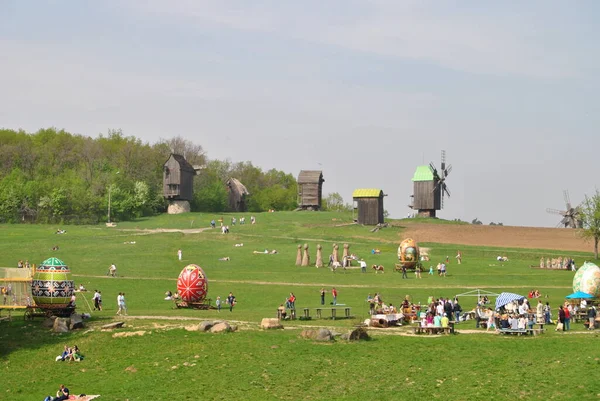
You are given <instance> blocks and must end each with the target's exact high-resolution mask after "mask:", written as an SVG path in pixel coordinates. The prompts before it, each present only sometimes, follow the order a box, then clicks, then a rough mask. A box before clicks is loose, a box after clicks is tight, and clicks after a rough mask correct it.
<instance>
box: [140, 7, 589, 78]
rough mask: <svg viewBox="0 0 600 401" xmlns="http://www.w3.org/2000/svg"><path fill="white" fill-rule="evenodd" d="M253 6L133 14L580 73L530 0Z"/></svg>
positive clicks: (505, 71)
mask: <svg viewBox="0 0 600 401" xmlns="http://www.w3.org/2000/svg"><path fill="white" fill-rule="evenodd" d="M258 4H262V7H261V6H259V5H256V3H254V2H237V3H236V2H227V3H223V2H214V3H210V2H209V3H207V2H197V1H192V0H184V1H178V2H171V3H166V2H163V1H159V0H154V1H149V2H143V3H133V5H134V6H135V7H137V8H135V10H136V12H140V11H142V12H145V13H149V14H153V15H159V16H163V17H164V16H170V17H172V18H176V19H179V20H186V21H189V22H190V23H197V25H198V27H200V28H199V29H223V28H225V29H230V30H237V31H243V32H256V33H271V34H273V35H277V36H280V37H285V38H288V39H293V40H304V41H309V42H311V43H317V44H321V45H326V46H335V47H340V48H343V49H347V50H351V51H355V52H363V53H370V54H375V55H379V56H383V57H390V58H395V59H410V60H418V61H421V62H426V63H432V64H435V65H439V66H442V67H445V68H449V69H453V70H458V71H464V72H468V73H476V74H490V75H517V76H525V77H538V78H540V77H541V78H564V77H570V76H574V75H577V74H579V73H580V69H579V67H578V66H577V59H580V58H581V57H580V56H582V54H580V53H579V52H577V51H574V47H573V46H571V45H567V44H566V43H560V41H558V40H554V39H556V37H557V36H559V35H557V34H556V33H555V30H556V27H555V26H554V25H553V24H552V23H550V24H542V23H540V22H539V21H537V20H536V18H535V14H534V11H535V9H536V6H535V5H533V6H531V5H530V8H529V9H526V8H523V7H525V6H524V5H521V6H520V7H515V11H514V12H507V10H506V9H499V8H495V9H491V8H490V7H488V9H485V8H480V9H477V8H475V7H473V8H471V9H468V8H466V7H464V6H463V7H458V8H457V7H456V6H454V5H450V4H449V3H444V2H426V1H418V2H416V1H414V2H413V1H401V2H387V1H375V0H372V1H367V2H358V3H357V2H352V1H343V2H341V1H340V2H335V1H333V2H310V1H307V2H302V3H301V5H300V4H299V3H289V2H262V3H260V2H259V3H258ZM564 35H568V34H564ZM542 43H543V45H542ZM576 47H577V46H575V48H576Z"/></svg>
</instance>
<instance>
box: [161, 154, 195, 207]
mask: <svg viewBox="0 0 600 401" xmlns="http://www.w3.org/2000/svg"><path fill="white" fill-rule="evenodd" d="M195 175H196V169H194V167H193V166H192V165H191V164H190V163H188V162H187V160H185V158H184V157H183V156H181V155H177V154H174V153H172V154H171V156H169V158H168V159H167V161H166V162H165V164H164V165H163V196H164V197H165V198H166V199H168V200H185V201H191V200H192V199H193V196H194V176H195Z"/></svg>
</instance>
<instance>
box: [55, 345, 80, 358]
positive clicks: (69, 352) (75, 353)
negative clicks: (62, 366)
mask: <svg viewBox="0 0 600 401" xmlns="http://www.w3.org/2000/svg"><path fill="white" fill-rule="evenodd" d="M82 359H83V355H82V354H81V351H80V350H79V348H78V347H77V345H74V346H72V347H69V346H68V345H65V348H64V350H63V352H62V354H60V355H59V356H57V357H56V361H57V362H58V361H68V362H72V361H75V362H79V361H81V360H82Z"/></svg>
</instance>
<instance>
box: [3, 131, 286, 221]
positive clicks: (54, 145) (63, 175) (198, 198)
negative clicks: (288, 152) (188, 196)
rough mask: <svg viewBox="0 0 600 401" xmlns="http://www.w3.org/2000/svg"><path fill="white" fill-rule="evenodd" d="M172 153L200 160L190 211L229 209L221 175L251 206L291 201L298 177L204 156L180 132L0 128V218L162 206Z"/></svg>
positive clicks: (78, 217)
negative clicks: (158, 136)
mask: <svg viewBox="0 0 600 401" xmlns="http://www.w3.org/2000/svg"><path fill="white" fill-rule="evenodd" d="M171 152H174V153H178V154H182V155H185V157H186V159H187V160H188V161H189V162H190V163H191V164H193V165H204V166H206V167H205V169H204V170H202V172H201V173H200V176H199V177H197V178H196V179H195V181H194V186H195V198H194V200H193V202H192V205H191V206H192V210H193V211H204V212H221V211H225V210H226V208H227V204H228V203H227V190H226V187H225V181H226V180H227V179H228V178H229V177H232V176H233V177H236V178H238V179H239V180H240V181H242V182H243V183H244V184H245V185H246V187H247V188H248V190H249V191H250V193H251V194H252V196H251V198H250V200H249V210H250V211H255V212H260V211H265V210H269V209H276V210H291V209H294V208H295V207H296V193H297V185H296V180H295V179H294V177H293V176H292V175H290V174H286V173H284V172H281V171H277V170H275V169H273V170H269V171H266V172H264V171H262V170H261V169H260V168H258V167H256V166H253V165H252V163H250V162H242V163H232V162H230V161H220V160H208V158H207V156H206V153H205V152H204V149H203V148H202V146H200V145H196V144H194V143H192V142H190V141H188V140H186V139H183V138H181V137H176V138H172V139H168V140H160V141H158V142H157V143H154V144H149V143H144V142H142V141H141V140H140V139H138V138H135V137H132V136H125V135H124V134H123V133H122V132H121V131H120V130H116V131H114V130H111V131H109V132H108V134H107V135H100V136H99V137H97V138H91V137H87V136H83V135H74V134H71V133H69V132H66V131H64V130H56V129H52V128H51V129H42V130H39V131H37V132H36V133H27V132H24V131H14V130H8V129H3V130H0V221H4V222H24V221H29V222H61V223H94V222H98V221H103V220H106V219H107V209H108V203H109V197H110V205H111V216H112V217H113V219H115V220H129V219H133V218H136V217H139V216H146V215H152V214H156V213H162V212H164V211H165V210H166V207H167V202H166V201H165V200H164V198H163V196H162V174H163V173H162V166H163V164H164V162H165V160H167V158H168V157H169V154H170V153H171Z"/></svg>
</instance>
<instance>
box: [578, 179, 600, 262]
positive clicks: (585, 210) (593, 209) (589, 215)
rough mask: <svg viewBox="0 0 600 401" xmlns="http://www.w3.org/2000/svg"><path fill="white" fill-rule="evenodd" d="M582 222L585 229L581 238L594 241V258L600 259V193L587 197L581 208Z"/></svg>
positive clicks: (581, 232)
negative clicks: (599, 251)
mask: <svg viewBox="0 0 600 401" xmlns="http://www.w3.org/2000/svg"><path fill="white" fill-rule="evenodd" d="M579 216H580V218H581V221H582V223H583V229H582V230H580V231H579V232H580V234H581V236H582V237H583V238H584V239H586V240H592V239H593V240H594V257H595V258H596V259H598V242H599V241H600V192H599V191H598V190H597V189H596V193H595V194H594V195H593V196H592V197H589V196H587V195H586V196H585V200H584V201H583V203H582V204H581V206H580V214H579Z"/></svg>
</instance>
